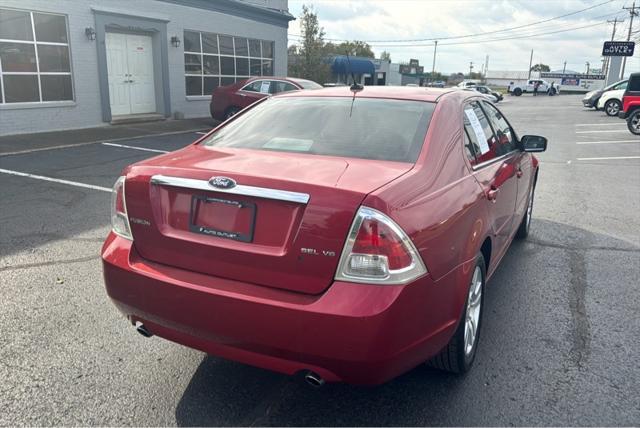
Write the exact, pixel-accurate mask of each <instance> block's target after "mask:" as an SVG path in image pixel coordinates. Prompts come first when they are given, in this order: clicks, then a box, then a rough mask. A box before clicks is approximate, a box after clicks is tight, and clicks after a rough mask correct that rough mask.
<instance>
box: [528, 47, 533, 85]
mask: <svg viewBox="0 0 640 428" xmlns="http://www.w3.org/2000/svg"><path fill="white" fill-rule="evenodd" d="M532 66H533V49H531V58H529V77H528V78H527V80H531V67H532Z"/></svg>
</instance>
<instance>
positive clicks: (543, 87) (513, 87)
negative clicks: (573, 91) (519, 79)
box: [507, 79, 560, 97]
mask: <svg viewBox="0 0 640 428" xmlns="http://www.w3.org/2000/svg"><path fill="white" fill-rule="evenodd" d="M536 84H538V94H547V93H549V91H551V93H549V95H556V94H559V93H560V85H558V84H555V83H554V85H553V88H552V87H551V83H549V82H547V81H546V80H542V79H533V80H528V81H527V82H526V83H525V84H521V83H514V82H511V83H510V84H509V87H508V88H507V92H509V93H510V94H513V95H515V96H516V97H519V96H520V95H522V94H526V93H530V94H532V93H533V89H534V88H535V85H536Z"/></svg>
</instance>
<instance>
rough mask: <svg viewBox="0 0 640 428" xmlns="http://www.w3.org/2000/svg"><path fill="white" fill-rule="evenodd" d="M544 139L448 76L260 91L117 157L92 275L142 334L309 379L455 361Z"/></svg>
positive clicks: (526, 204)
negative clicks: (208, 127)
mask: <svg viewBox="0 0 640 428" xmlns="http://www.w3.org/2000/svg"><path fill="white" fill-rule="evenodd" d="M351 89H354V90H351ZM355 89H358V90H355ZM546 146H547V140H546V139H545V138H543V137H539V136H531V135H527V136H523V137H518V135H517V134H516V132H515V131H514V129H513V128H512V127H511V125H510V124H509V122H508V121H507V119H506V118H505V117H504V116H503V114H502V113H501V112H500V111H499V110H498V109H497V108H496V107H494V106H493V105H492V104H491V103H490V102H488V101H487V100H486V99H485V98H484V97H481V96H480V94H477V93H473V92H468V91H454V90H441V89H425V88H406V87H404V88H400V87H397V88H391V87H366V88H364V89H362V88H348V87H340V88H328V89H319V90H317V91H309V92H304V91H301V92H291V93H288V94H284V95H280V96H275V97H270V98H267V99H264V100H262V101H259V102H258V103H256V104H254V105H253V106H251V107H249V108H247V109H245V110H243V111H242V112H240V113H239V114H237V115H236V116H234V117H233V118H232V119H230V120H228V121H226V122H224V123H222V124H221V125H220V126H219V127H218V128H216V129H214V130H213V131H211V132H210V133H209V134H208V135H206V136H204V137H203V138H202V139H200V140H199V141H196V142H195V143H194V144H192V145H190V146H187V147H185V148H183V149H181V150H178V151H175V152H172V153H168V154H165V155H161V156H158V157H155V158H152V159H149V160H145V161H142V162H139V163H136V164H134V165H131V166H129V167H127V168H125V170H124V171H123V172H122V176H121V177H120V178H118V180H117V182H116V184H115V186H114V189H113V197H112V213H111V218H112V232H111V233H110V234H109V236H108V237H107V239H106V242H105V243H104V247H103V249H102V259H103V266H104V279H105V283H106V289H107V292H108V294H109V296H110V297H111V299H112V300H113V303H114V304H115V305H116V306H117V307H118V308H119V309H120V311H122V313H123V314H124V315H126V317H127V318H128V319H129V321H130V322H131V323H132V324H133V325H135V326H136V328H137V330H138V331H139V332H140V333H141V334H143V335H144V336H147V337H149V336H152V335H157V336H160V337H162V338H165V339H168V340H171V341H174V342H177V343H180V344H183V345H186V346H189V347H192V348H196V349H199V350H201V351H204V352H207V353H209V354H212V355H216V356H220V357H223V358H228V359H232V360H236V361H239V362H242V363H246V364H251V365H254V366H258V367H263V368H267V369H270V370H275V371H278V372H282V373H286V374H290V375H297V374H304V377H305V378H306V379H307V381H308V382H309V383H311V384H314V385H321V384H322V383H324V382H325V381H326V382H338V381H342V382H348V383H353V384H379V383H383V382H385V381H388V380H390V379H392V378H394V377H396V376H398V375H400V374H402V373H404V372H406V371H408V370H410V369H412V368H413V367H416V366H417V365H419V364H422V363H424V362H430V363H431V364H432V365H434V366H436V367H438V368H441V369H444V370H448V371H451V372H458V373H459V372H465V371H467V370H468V369H469V368H470V367H471V365H472V363H473V360H474V357H475V354H476V349H477V346H478V339H479V337H480V330H481V327H482V315H483V314H482V312H483V295H484V289H485V285H486V283H487V281H488V280H489V279H490V278H491V275H492V274H493V273H494V272H495V270H496V267H497V266H498V264H499V262H500V260H501V259H502V257H503V256H504V254H505V252H506V251H507V248H508V247H509V244H510V242H511V240H512V239H513V238H514V237H518V238H525V237H526V236H527V234H528V233H529V225H530V222H531V212H532V207H533V196H534V189H535V185H536V180H537V177H538V161H537V160H536V158H535V157H534V156H533V155H532V154H531V153H530V152H541V151H544V150H545V149H546Z"/></svg>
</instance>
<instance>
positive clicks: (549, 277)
mask: <svg viewBox="0 0 640 428" xmlns="http://www.w3.org/2000/svg"><path fill="white" fill-rule="evenodd" d="M499 106H500V107H501V108H502V109H503V111H504V112H505V114H506V115H507V117H508V118H509V119H510V121H511V122H512V124H513V125H514V127H515V128H516V130H517V132H518V133H519V134H520V135H524V134H540V135H545V136H546V137H548V138H549V149H548V151H547V152H546V153H543V154H541V156H539V158H540V159H541V171H540V177H539V180H538V187H537V190H536V202H535V205H534V214H533V223H532V235H531V236H530V239H529V240H528V241H526V242H515V243H514V244H513V245H512V246H511V248H510V249H509V251H508V253H507V255H506V257H505V259H504V260H503V262H502V264H501V267H500V268H499V270H498V271H497V273H496V275H495V276H494V277H493V279H492V281H491V282H490V283H489V284H488V288H487V292H486V297H485V299H486V300H485V304H486V306H485V314H484V317H485V318H484V326H483V329H484V330H483V332H482V340H481V341H480V345H479V351H478V356H477V359H476V362H475V366H474V368H473V370H472V371H471V372H470V373H468V374H467V375H466V376H463V377H456V376H451V375H448V374H444V373H441V372H438V371H436V370H434V369H431V368H428V367H419V368H417V369H415V370H413V371H411V372H409V373H407V374H405V375H403V376H401V377H399V378H397V379H395V380H394V381H392V382H390V383H388V384H386V385H383V386H380V387H376V388H363V387H352V386H348V385H342V384H336V385H326V386H325V387H323V388H321V389H312V388H310V387H308V386H307V385H305V384H303V383H301V382H299V381H298V380H296V379H293V378H289V377H286V376H282V375H279V374H275V373H271V372H268V371H264V370H260V369H256V368H252V367H248V366H244V365H241V364H237V363H234V362H230V361H225V360H221V359H218V358H215V357H211V356H207V355H204V354H203V353H201V352H198V351H194V350H191V349H188V348H185V347H182V346H180V345H177V344H173V343H170V342H167V341H164V340H161V339H158V338H151V339H145V338H143V337H142V336H140V335H138V334H137V333H136V332H135V330H134V329H133V328H132V327H131V326H130V324H129V323H128V322H127V321H126V320H125V319H124V318H123V317H122V316H121V315H120V314H119V313H118V311H117V310H116V309H115V307H114V306H113V305H112V304H111V302H110V301H109V299H108V297H107V296H106V293H105V291H104V287H103V284H102V272H101V264H100V259H99V252H100V247H101V244H102V241H103V239H104V237H105V236H106V234H107V232H108V230H109V204H110V194H109V190H110V187H111V185H112V184H113V182H114V180H115V179H116V177H117V176H118V175H119V172H120V170H121V169H122V168H123V167H124V166H126V165H128V164H130V163H132V162H136V161H138V160H141V159H145V158H149V157H152V156H154V155H156V154H157V153H158V151H170V150H174V149H176V148H179V147H182V146H184V145H186V144H188V143H190V142H191V141H193V140H194V139H196V138H197V137H199V136H200V135H198V134H196V133H194V132H188V133H184V134H177V135H167V136H154V137H144V138H136V139H131V140H125V141H119V142H117V143H113V144H110V145H109V144H101V143H96V144H88V145H82V146H77V147H66V148H60V149H51V150H39V151H34V152H29V151H28V147H25V150H27V152H25V153H17V154H12V155H4V156H2V155H0V170H1V171H0V201H2V202H1V205H0V207H1V209H0V297H1V298H0V379H1V380H0V409H2V410H1V411H0V425H144V426H149V425H321V426H331V425H502V426H505V425H637V424H638V422H639V421H640V400H639V397H640V365H639V364H638V355H640V340H639V332H640V317H639V316H638V307H640V291H639V290H640V289H639V288H638V286H639V285H640V215H639V214H638V213H639V212H640V138H638V137H637V136H633V135H632V134H631V133H630V132H629V131H628V130H627V128H626V124H625V122H624V121H622V120H619V119H617V118H610V117H607V116H605V115H604V113H602V112H595V111H593V110H586V109H583V108H582V107H581V105H580V97H579V96H572V95H566V96H559V97H546V96H540V97H535V98H534V97H532V96H522V97H517V98H516V97H506V100H505V102H504V103H501V104H500V105H499ZM114 144H116V145H114ZM16 173H20V174H31V175H33V176H25V175H17V174H16ZM47 179H49V180H47ZM50 179H53V180H54V181H52V180H50ZM56 180H57V181H56ZM83 185H84V186H83Z"/></svg>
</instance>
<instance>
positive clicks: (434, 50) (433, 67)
mask: <svg viewBox="0 0 640 428" xmlns="http://www.w3.org/2000/svg"><path fill="white" fill-rule="evenodd" d="M437 50H438V41H437V40H436V41H435V42H434V45H433V66H432V67H431V81H433V79H434V77H433V76H434V74H436V52H437Z"/></svg>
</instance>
